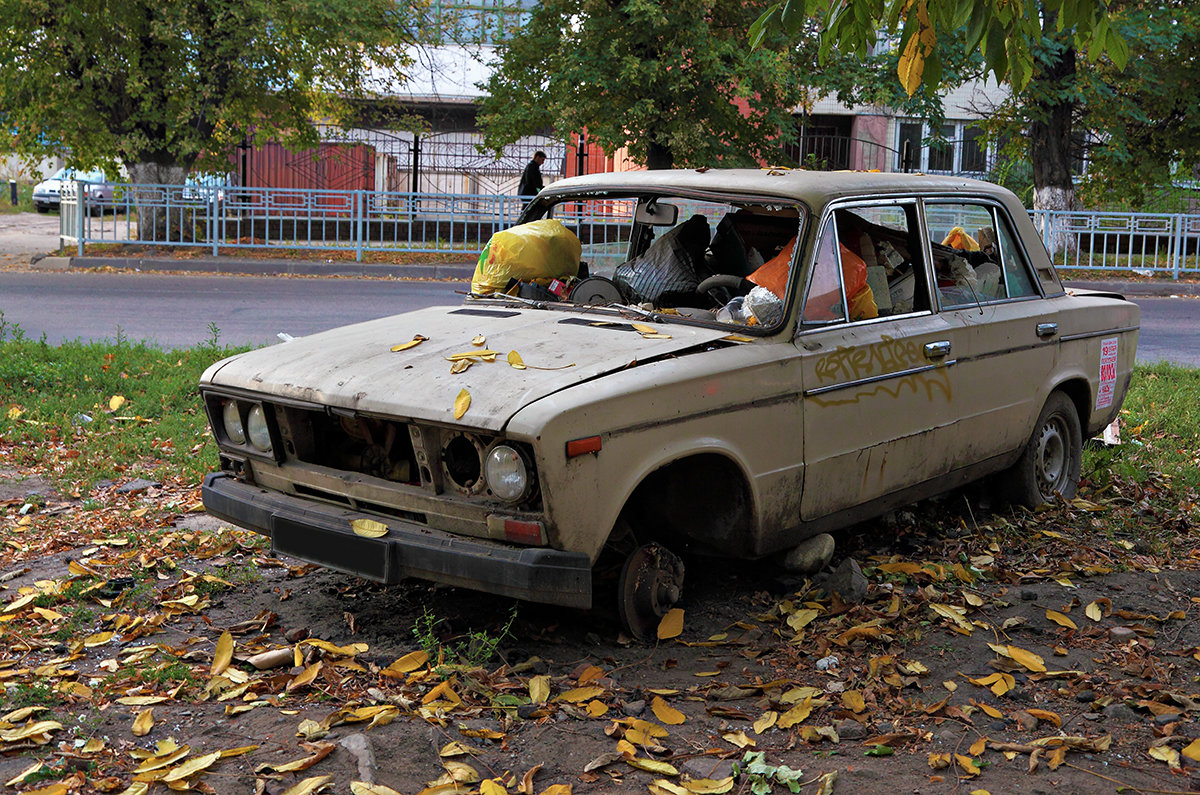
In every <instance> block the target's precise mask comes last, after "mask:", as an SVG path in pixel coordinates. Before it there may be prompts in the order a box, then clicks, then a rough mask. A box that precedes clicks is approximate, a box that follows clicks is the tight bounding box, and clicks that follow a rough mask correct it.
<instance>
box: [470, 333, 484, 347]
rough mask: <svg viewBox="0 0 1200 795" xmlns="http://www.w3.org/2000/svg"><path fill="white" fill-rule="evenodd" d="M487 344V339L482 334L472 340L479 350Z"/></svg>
mask: <svg viewBox="0 0 1200 795" xmlns="http://www.w3.org/2000/svg"><path fill="white" fill-rule="evenodd" d="M485 342H487V338H486V337H484V336H483V335H482V334H476V335H475V338H474V339H472V340H471V344H472V345H474V346H476V347H479V348H482V347H483V344H484V343H485Z"/></svg>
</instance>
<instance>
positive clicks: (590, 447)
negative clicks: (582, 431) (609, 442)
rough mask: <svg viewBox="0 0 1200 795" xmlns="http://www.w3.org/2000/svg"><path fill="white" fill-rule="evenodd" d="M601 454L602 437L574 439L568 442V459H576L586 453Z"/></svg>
mask: <svg viewBox="0 0 1200 795" xmlns="http://www.w3.org/2000/svg"><path fill="white" fill-rule="evenodd" d="M598 452H600V437H599V436H588V437H586V438H584V439H572V440H571V441H569V442H567V458H574V457H575V456H577V455H583V454H584V453H598Z"/></svg>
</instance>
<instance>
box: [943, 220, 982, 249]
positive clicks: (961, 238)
mask: <svg viewBox="0 0 1200 795" xmlns="http://www.w3.org/2000/svg"><path fill="white" fill-rule="evenodd" d="M942 245H943V246H949V247H950V248H956V249H958V250H959V251H978V250H979V243H978V242H976V240H975V238H973V237H971V236H970V235H968V234H967V230H965V229H963V228H962V227H961V226H956V227H954V228H953V229H951V230H950V231H949V232H947V233H946V237H945V238H944V239H943V240H942Z"/></svg>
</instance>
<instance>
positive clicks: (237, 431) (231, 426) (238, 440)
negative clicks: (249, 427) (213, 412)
mask: <svg viewBox="0 0 1200 795" xmlns="http://www.w3.org/2000/svg"><path fill="white" fill-rule="evenodd" d="M221 421H222V422H223V423H224V425H225V437H226V438H227V439H229V441H231V442H233V443H234V444H245V443H246V428H245V426H244V425H242V412H241V409H240V408H239V407H238V403H237V401H236V400H226V401H225V407H224V408H223V409H222V410H221Z"/></svg>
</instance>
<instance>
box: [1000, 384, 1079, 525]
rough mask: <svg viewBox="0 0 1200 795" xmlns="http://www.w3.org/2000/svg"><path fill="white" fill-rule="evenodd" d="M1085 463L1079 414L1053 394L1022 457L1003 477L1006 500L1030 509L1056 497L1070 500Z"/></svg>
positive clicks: (1069, 400) (1068, 403) (1066, 400)
mask: <svg viewBox="0 0 1200 795" xmlns="http://www.w3.org/2000/svg"><path fill="white" fill-rule="evenodd" d="M1082 462H1083V433H1082V431H1081V430H1080V426H1079V412H1078V411H1077V410H1076V409H1075V404H1074V403H1072V402H1071V399H1070V398H1068V397H1067V396H1066V395H1065V394H1063V393H1062V392H1054V393H1052V394H1051V395H1050V397H1049V399H1047V400H1046V405H1045V406H1044V407H1043V408H1042V413H1041V414H1040V415H1038V420H1037V424H1036V425H1035V426H1034V428H1033V435H1032V436H1030V437H1029V441H1028V442H1026V443H1025V449H1024V450H1023V451H1022V452H1021V457H1020V458H1018V459H1017V463H1015V464H1013V466H1012V467H1011V468H1010V469H1009V470H1008V471H1007V472H1005V473H1004V474H1003V475H1002V476H1001V478H1002V486H1003V491H1004V494H1005V497H1006V498H1007V499H1008V501H1009V502H1012V503H1016V504H1018V505H1024V506H1026V507H1028V508H1036V507H1037V506H1038V505H1041V504H1042V503H1043V502H1050V501H1051V500H1052V499H1054V498H1055V497H1061V498H1063V499H1064V500H1069V499H1071V498H1072V497H1074V496H1075V489H1076V488H1077V487H1078V486H1079V471H1080V468H1081V466H1082Z"/></svg>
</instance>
